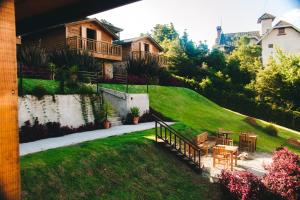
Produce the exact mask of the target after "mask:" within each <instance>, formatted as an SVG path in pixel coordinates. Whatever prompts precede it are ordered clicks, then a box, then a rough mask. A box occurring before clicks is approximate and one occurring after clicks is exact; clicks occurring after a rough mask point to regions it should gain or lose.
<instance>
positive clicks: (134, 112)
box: [130, 107, 140, 124]
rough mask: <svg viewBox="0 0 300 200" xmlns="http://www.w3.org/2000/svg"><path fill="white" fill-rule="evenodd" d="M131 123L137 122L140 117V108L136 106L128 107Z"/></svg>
mask: <svg viewBox="0 0 300 200" xmlns="http://www.w3.org/2000/svg"><path fill="white" fill-rule="evenodd" d="M130 114H131V116H132V122H133V124H138V123H139V119H140V109H139V108H138V107H132V108H130Z"/></svg>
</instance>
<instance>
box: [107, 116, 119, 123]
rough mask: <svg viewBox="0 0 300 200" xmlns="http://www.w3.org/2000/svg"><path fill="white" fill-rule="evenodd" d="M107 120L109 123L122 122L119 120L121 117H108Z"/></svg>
mask: <svg viewBox="0 0 300 200" xmlns="http://www.w3.org/2000/svg"><path fill="white" fill-rule="evenodd" d="M108 120H109V121H111V122H114V121H122V120H121V117H118V116H116V117H112V116H109V117H108Z"/></svg>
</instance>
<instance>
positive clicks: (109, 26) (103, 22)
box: [100, 19, 123, 33]
mask: <svg viewBox="0 0 300 200" xmlns="http://www.w3.org/2000/svg"><path fill="white" fill-rule="evenodd" d="M100 22H101V23H102V24H103V25H105V26H107V27H108V28H109V29H110V30H112V31H113V32H114V33H119V32H121V31H123V29H122V28H119V27H116V26H115V25H113V24H112V23H110V22H108V21H106V20H105V19H101V20H100Z"/></svg>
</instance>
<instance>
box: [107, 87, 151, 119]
mask: <svg viewBox="0 0 300 200" xmlns="http://www.w3.org/2000/svg"><path fill="white" fill-rule="evenodd" d="M101 91H102V93H103V97H104V99H105V100H107V101H109V102H110V103H111V104H112V106H113V108H114V109H115V110H116V111H117V112H118V113H119V115H120V117H122V118H123V119H125V118H126V116H127V114H128V112H129V111H130V108H132V107H134V106H136V107H138V108H139V109H140V115H143V114H144V113H146V112H148V111H149V95H148V94H128V93H125V92H119V91H115V90H111V89H106V88H101Z"/></svg>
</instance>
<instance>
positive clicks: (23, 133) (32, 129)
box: [19, 118, 100, 143]
mask: <svg viewBox="0 0 300 200" xmlns="http://www.w3.org/2000/svg"><path fill="white" fill-rule="evenodd" d="M99 128H100V126H97V125H95V124H94V123H87V124H85V125H82V126H80V127H78V128H73V127H69V126H61V124H60V123H59V122H48V123H46V124H40V123H39V121H38V119H37V118H36V119H35V121H34V123H33V124H31V123H30V121H26V122H25V123H24V126H22V127H21V128H20V131H19V135H20V137H19V138H20V143H24V142H32V141H36V140H40V139H45V138H51V137H60V136H63V135H68V134H71V133H76V132H84V131H91V130H95V129H99Z"/></svg>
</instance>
